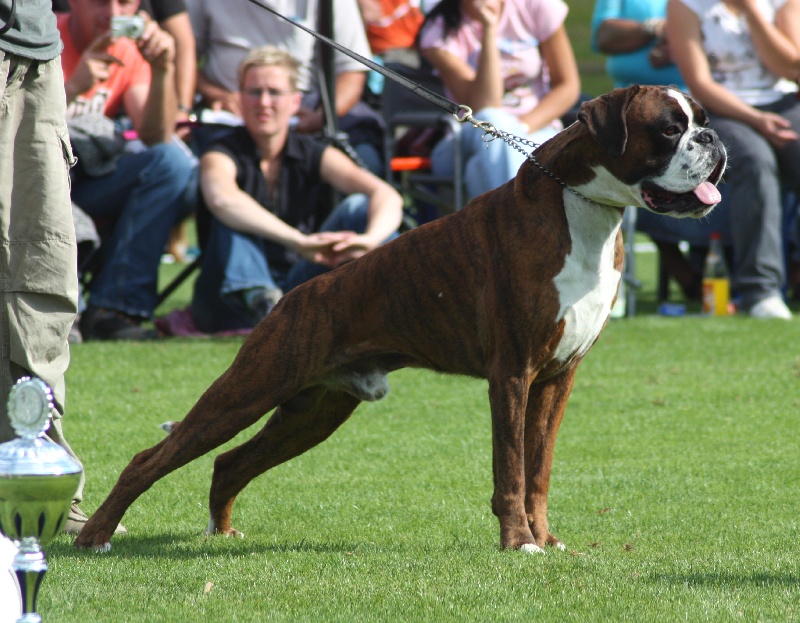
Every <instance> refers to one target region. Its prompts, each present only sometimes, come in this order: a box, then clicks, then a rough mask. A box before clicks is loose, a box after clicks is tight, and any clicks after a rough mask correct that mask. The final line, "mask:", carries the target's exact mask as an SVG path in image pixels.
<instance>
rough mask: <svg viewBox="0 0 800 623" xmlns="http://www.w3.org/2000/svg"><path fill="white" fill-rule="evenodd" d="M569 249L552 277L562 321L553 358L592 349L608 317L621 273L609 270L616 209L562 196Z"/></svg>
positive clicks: (616, 227) (616, 225)
mask: <svg viewBox="0 0 800 623" xmlns="http://www.w3.org/2000/svg"><path fill="white" fill-rule="evenodd" d="M564 208H565V210H566V214H567V222H568V224H569V231H570V236H571V237H572V250H571V252H570V254H569V255H568V256H567V258H566V262H565V264H564V268H563V270H562V271H561V272H560V273H559V274H558V275H557V276H556V278H555V285H556V288H558V295H559V302H560V308H559V315H558V320H561V319H562V318H563V319H564V320H565V322H566V326H565V327H564V335H563V336H562V338H561V341H560V342H559V344H558V347H557V348H556V354H555V356H556V359H557V360H558V361H561V362H563V361H566V360H567V359H569V358H570V357H572V356H573V355H575V354H577V355H584V354H585V353H586V352H587V351H588V350H589V348H591V346H592V344H593V343H594V341H595V340H596V339H597V336H598V335H599V334H600V331H601V330H602V328H603V326H604V325H605V322H606V320H607V319H608V315H609V314H610V313H611V301H612V300H613V298H614V294H615V293H616V291H617V288H618V286H619V280H620V277H621V275H622V273H620V271H618V270H617V269H615V268H614V253H615V245H616V239H617V232H618V231H619V227H620V224H621V223H622V217H621V215H620V213H619V212H618V211H617V210H613V209H606V208H602V207H599V206H595V205H590V204H587V203H586V202H584V201H582V200H581V199H579V198H577V197H575V196H574V195H571V193H568V192H566V193H565V196H564Z"/></svg>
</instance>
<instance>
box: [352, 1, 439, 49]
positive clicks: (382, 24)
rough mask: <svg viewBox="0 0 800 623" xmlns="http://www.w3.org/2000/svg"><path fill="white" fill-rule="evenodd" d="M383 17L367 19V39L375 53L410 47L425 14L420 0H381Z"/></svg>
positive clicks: (365, 24)
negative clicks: (371, 20) (420, 6)
mask: <svg viewBox="0 0 800 623" xmlns="http://www.w3.org/2000/svg"><path fill="white" fill-rule="evenodd" d="M381 8H382V9H383V17H382V18H381V19H379V20H376V21H373V22H367V21H365V23H364V26H365V27H366V30H367V39H368V40H369V46H370V48H371V49H372V53H373V54H383V53H385V52H386V51H387V50H392V49H394V48H410V47H413V45H414V38H415V37H416V36H417V31H418V30H419V27H420V26H421V25H422V21H423V20H424V19H425V16H424V15H423V14H422V11H420V9H419V0H381Z"/></svg>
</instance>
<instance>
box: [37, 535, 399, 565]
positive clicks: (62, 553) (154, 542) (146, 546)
mask: <svg viewBox="0 0 800 623" xmlns="http://www.w3.org/2000/svg"><path fill="white" fill-rule="evenodd" d="M396 547H398V546H397V545H392V548H393V549H394V548H396ZM378 549H380V550H385V549H386V548H385V546H384V545H382V546H380V547H379V546H378V545H377V544H375V543H367V542H343V541H308V540H306V539H300V540H299V541H292V542H285V543H259V542H254V541H252V540H251V541H249V542H248V540H247V539H246V538H245V539H237V538H226V537H219V536H206V535H197V536H183V535H174V534H159V535H152V536H135V537H134V536H121V537H115V538H114V540H113V542H112V548H111V551H109V552H104V553H99V552H95V551H93V550H91V549H76V548H75V547H74V546H73V539H71V538H69V539H67V538H66V537H59V539H57V540H56V541H53V542H52V543H50V544H49V545H48V547H47V548H46V555H47V556H48V557H53V558H63V559H75V558H85V557H87V556H101V557H109V558H118V559H119V558H125V559H136V558H139V559H160V558H163V559H166V560H193V559H196V558H198V557H206V558H214V557H222V558H228V557H231V556H238V555H242V556H249V555H252V554H286V553H308V554H342V555H345V556H346V555H350V554H352V553H354V552H360V553H363V552H365V551H377V550H378Z"/></svg>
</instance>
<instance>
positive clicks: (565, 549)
mask: <svg viewBox="0 0 800 623" xmlns="http://www.w3.org/2000/svg"><path fill="white" fill-rule="evenodd" d="M555 545H556V549H558V550H561V551H562V552H566V551H567V546H566V545H564V544H563V543H562V542H561V541H558V542H557V543H556V544H555Z"/></svg>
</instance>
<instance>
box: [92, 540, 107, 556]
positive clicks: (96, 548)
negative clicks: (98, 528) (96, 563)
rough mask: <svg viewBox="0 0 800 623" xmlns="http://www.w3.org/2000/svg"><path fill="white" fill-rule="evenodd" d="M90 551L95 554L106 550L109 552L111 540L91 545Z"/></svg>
mask: <svg viewBox="0 0 800 623" xmlns="http://www.w3.org/2000/svg"><path fill="white" fill-rule="evenodd" d="M92 551H93V552H94V553H95V554H105V553H106V552H110V551H111V542H106V543H103V544H101V545H93V546H92Z"/></svg>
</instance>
